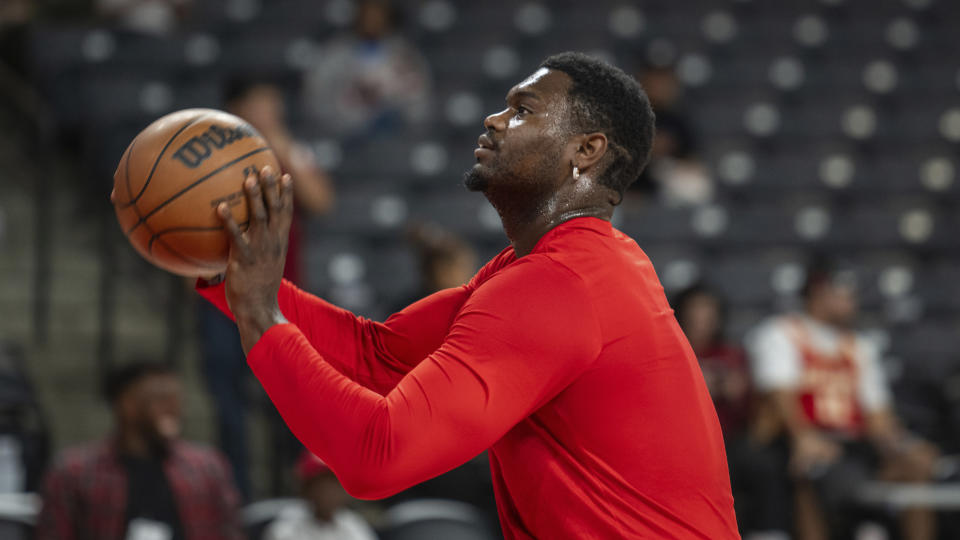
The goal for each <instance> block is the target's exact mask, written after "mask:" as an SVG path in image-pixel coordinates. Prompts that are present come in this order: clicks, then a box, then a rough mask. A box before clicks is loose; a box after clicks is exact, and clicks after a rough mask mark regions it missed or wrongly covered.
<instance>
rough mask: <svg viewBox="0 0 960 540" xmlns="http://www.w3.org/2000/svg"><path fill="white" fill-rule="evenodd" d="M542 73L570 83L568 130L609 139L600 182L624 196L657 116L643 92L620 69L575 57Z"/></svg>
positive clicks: (555, 59)
mask: <svg viewBox="0 0 960 540" xmlns="http://www.w3.org/2000/svg"><path fill="white" fill-rule="evenodd" d="M540 67H542V68H547V69H553V70H557V71H562V72H564V73H566V74H567V75H568V76H569V77H570V79H571V80H572V84H571V85H570V91H569V94H568V96H569V98H570V99H571V102H572V103H571V104H572V109H573V118H571V122H572V125H571V127H572V128H573V129H575V130H577V131H580V132H583V133H587V132H595V131H599V132H601V133H603V134H604V135H606V136H607V140H608V145H607V149H608V150H609V151H612V152H613V160H612V161H610V163H609V165H608V166H607V168H606V170H604V171H603V173H602V174H601V176H600V178H599V179H598V180H599V181H600V183H601V184H603V185H605V186H607V187H610V188H612V189H614V190H616V191H617V192H619V193H620V194H621V195H623V192H624V191H626V189H627V187H629V186H630V184H632V183H633V182H634V181H635V180H636V179H637V178H638V177H639V176H640V173H641V172H642V171H643V168H644V166H646V164H647V161H648V160H649V158H650V149H651V147H652V146H653V135H654V122H655V116H654V114H653V108H652V107H651V106H650V100H649V99H648V98H647V94H646V92H644V91H643V88H641V87H640V83H638V82H637V80H636V79H634V78H633V77H631V76H630V75H627V74H626V73H624V71H623V70H622V69H620V68H618V67H616V66H612V65H610V64H608V63H606V62H604V61H603V60H600V59H598V58H594V57H592V56H588V55H586V54H583V53H579V52H564V53H560V54H555V55H553V56H550V57H548V58H547V59H546V60H544V61H543V63H541V64H540Z"/></svg>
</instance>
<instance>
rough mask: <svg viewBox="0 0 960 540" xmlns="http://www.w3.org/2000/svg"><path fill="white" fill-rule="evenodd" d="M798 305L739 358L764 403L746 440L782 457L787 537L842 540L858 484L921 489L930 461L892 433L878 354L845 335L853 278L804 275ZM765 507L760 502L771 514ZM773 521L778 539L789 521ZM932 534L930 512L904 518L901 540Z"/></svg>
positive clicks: (753, 338) (931, 456) (825, 272)
mask: <svg viewBox="0 0 960 540" xmlns="http://www.w3.org/2000/svg"><path fill="white" fill-rule="evenodd" d="M803 300H804V304H803V311H802V312H801V313H797V314H790V315H784V316H779V317H773V318H771V319H770V320H768V321H766V322H764V323H762V324H761V325H760V326H759V327H758V328H756V329H755V330H754V331H753V332H752V333H751V335H750V336H749V339H748V350H749V353H750V359H751V368H752V375H753V382H754V384H755V386H756V388H757V390H758V391H759V392H761V393H762V397H763V399H762V401H761V403H760V405H759V408H758V411H757V413H758V414H757V416H756V420H755V423H754V425H753V427H752V429H751V436H752V437H753V439H754V440H755V441H756V443H757V444H758V445H759V446H761V447H763V448H765V451H766V452H767V454H766V455H767V456H770V455H771V453H772V454H775V455H779V456H781V457H780V459H779V461H780V463H781V464H782V467H781V469H782V476H783V478H784V481H783V483H782V485H783V486H785V488H786V490H787V491H789V490H790V488H792V490H793V501H794V503H793V505H794V518H795V527H796V533H795V534H796V536H795V537H796V538H798V539H800V540H808V539H825V538H828V537H829V536H828V535H829V534H831V530H832V531H833V534H838V532H837V531H838V529H840V530H841V532H839V534H841V535H844V534H849V533H847V532H844V531H843V530H842V528H843V527H844V526H853V525H855V524H850V523H845V522H844V520H845V519H847V518H849V517H850V516H851V515H852V514H851V513H850V511H851V510H855V509H857V506H856V504H855V500H854V499H855V493H856V490H857V488H858V487H859V486H860V485H862V484H863V482H865V481H867V480H871V479H881V480H886V481H898V482H915V483H920V482H928V481H929V480H930V478H931V476H932V469H933V465H934V462H935V460H936V458H937V455H938V452H937V449H936V448H935V447H933V446H932V445H931V444H929V443H927V442H925V441H922V440H920V439H918V438H917V437H914V436H913V435H911V434H910V433H909V432H908V431H907V430H905V429H904V428H903V427H902V426H901V425H900V424H899V422H898V421H897V418H896V416H895V415H894V413H893V403H892V398H891V394H890V390H889V389H888V387H887V384H886V381H885V380H884V374H883V371H882V368H881V366H880V365H879V358H878V352H877V350H876V349H875V348H874V346H873V345H872V344H871V343H870V342H869V341H867V340H866V339H864V338H862V337H860V336H858V334H857V333H856V332H855V331H854V330H853V329H852V324H853V322H854V319H855V317H856V313H857V303H856V291H855V284H854V281H853V279H852V275H851V274H850V273H849V272H843V271H840V270H838V269H837V268H836V267H834V266H831V265H829V264H824V263H816V264H814V265H812V266H811V268H810V269H809V270H808V273H807V279H806V284H805V286H804V289H803ZM779 496H780V497H787V498H789V497H790V496H791V495H790V493H780V495H779ZM773 498H774V496H773V495H772V494H771V493H767V497H766V500H767V501H768V502H769V503H770V504H775V503H776V501H773V500H772V499H773ZM784 507H786V508H789V505H786V504H780V505H779V506H778V508H781V509H782V508H784ZM773 513H775V512H768V514H773ZM780 514H781V515H780V520H781V524H780V528H781V530H786V529H787V528H788V527H789V516H788V515H786V514H787V512H783V511H781V512H780ZM935 526H936V523H935V515H934V513H933V512H932V511H930V510H929V509H925V508H914V509H910V510H906V511H904V512H903V514H902V515H901V516H900V529H901V536H900V537H901V538H903V539H906V540H921V539H932V538H934V536H935ZM844 537H847V536H844Z"/></svg>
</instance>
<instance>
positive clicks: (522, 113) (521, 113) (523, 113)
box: [517, 105, 530, 116]
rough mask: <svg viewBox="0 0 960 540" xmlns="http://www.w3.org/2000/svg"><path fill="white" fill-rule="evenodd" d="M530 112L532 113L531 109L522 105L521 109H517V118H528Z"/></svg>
mask: <svg viewBox="0 0 960 540" xmlns="http://www.w3.org/2000/svg"><path fill="white" fill-rule="evenodd" d="M529 112H530V109H528V108H526V107H524V106H523V105H520V106H519V107H517V116H526V114H527V113H529Z"/></svg>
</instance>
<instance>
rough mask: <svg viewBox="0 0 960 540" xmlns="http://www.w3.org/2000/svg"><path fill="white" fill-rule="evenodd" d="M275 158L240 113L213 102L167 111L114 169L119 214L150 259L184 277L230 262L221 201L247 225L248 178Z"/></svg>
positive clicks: (216, 269)
mask: <svg viewBox="0 0 960 540" xmlns="http://www.w3.org/2000/svg"><path fill="white" fill-rule="evenodd" d="M266 165H270V166H271V167H272V168H273V170H274V171H277V172H278V174H279V171H280V166H279V164H278V163H277V158H276V156H275V155H274V154H273V151H272V150H271V149H270V147H269V146H267V142H266V141H265V140H264V139H263V137H262V136H260V134H259V133H257V131H256V130H255V129H253V128H252V127H250V125H249V124H247V123H246V122H244V121H243V120H242V119H241V118H238V117H236V116H233V115H232V114H227V113H225V112H222V111H217V110H214V109H186V110H182V111H178V112H175V113H171V114H168V115H167V116H164V117H163V118H160V119H159V120H157V121H155V122H154V123H152V124H150V125H149V126H147V128H146V129H144V130H143V131H141V132H140V134H139V135H137V136H136V137H135V138H134V139H133V142H131V143H130V146H128V147H127V149H126V151H125V152H124V153H123V156H122V157H121V158H120V165H119V166H118V167H117V172H116V173H115V174H114V175H113V189H114V193H113V204H114V209H115V210H116V212H117V221H119V222H120V227H121V228H122V229H123V233H124V234H125V235H126V236H127V239H129V240H130V243H131V244H133V247H134V248H136V250H137V251H138V252H139V253H140V255H143V256H144V258H146V259H147V260H148V261H150V262H151V263H153V264H155V265H157V266H159V267H160V268H163V269H164V270H168V271H170V272H173V273H175V274H181V275H184V276H200V275H212V274H216V273H219V272H222V271H223V270H224V269H225V268H226V264H227V255H228V253H229V247H230V244H229V239H228V236H227V233H226V231H225V230H224V228H223V225H222V224H221V222H220V219H219V218H218V217H217V214H216V209H217V206H218V205H219V204H220V203H222V202H226V203H227V204H228V205H229V206H230V209H231V211H232V213H233V217H234V219H236V220H237V223H240V224H241V226H242V227H246V224H247V202H246V198H245V196H244V192H243V181H244V179H246V177H247V175H248V174H249V173H250V172H251V171H258V170H260V169H262V168H263V167H264V166H266Z"/></svg>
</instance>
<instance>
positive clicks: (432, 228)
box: [400, 224, 477, 307]
mask: <svg viewBox="0 0 960 540" xmlns="http://www.w3.org/2000/svg"><path fill="white" fill-rule="evenodd" d="M407 237H408V238H409V240H410V242H411V243H412V244H413V246H414V248H415V249H416V251H417V259H418V260H419V263H420V291H418V293H417V295H416V299H420V298H423V297H424V296H427V295H430V294H433V293H435V292H437V291H440V290H443V289H449V288H452V287H459V286H460V285H463V284H464V283H466V282H468V281H470V278H472V277H473V274H474V273H475V272H476V271H477V254H476V252H475V251H474V250H473V248H472V247H470V245H469V244H468V243H467V242H465V241H464V240H463V239H462V238H460V237H459V236H457V235H455V234H453V233H451V232H450V231H447V230H444V229H443V228H441V227H439V226H437V225H432V224H417V225H412V226H410V227H409V228H408V230H407ZM400 307H406V306H405V305H404V306H400Z"/></svg>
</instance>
